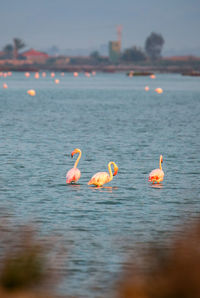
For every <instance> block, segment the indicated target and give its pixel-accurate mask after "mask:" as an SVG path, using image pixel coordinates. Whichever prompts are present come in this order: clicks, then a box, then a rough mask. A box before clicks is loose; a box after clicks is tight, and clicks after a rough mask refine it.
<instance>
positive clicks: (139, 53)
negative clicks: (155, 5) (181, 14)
mask: <svg viewBox="0 0 200 298" xmlns="http://www.w3.org/2000/svg"><path fill="white" fill-rule="evenodd" d="M164 42H165V41H164V38H163V37H162V35H161V34H158V33H155V32H152V33H151V34H150V35H149V36H148V37H147V39H146V41H145V45H144V50H143V49H142V48H140V47H138V46H133V47H130V48H128V49H125V50H124V51H123V52H122V54H121V56H120V59H119V62H124V63H131V62H142V61H147V60H151V61H155V60H158V59H159V58H161V52H162V49H163V45H164ZM90 57H91V59H93V61H94V62H96V63H97V64H99V63H102V62H104V59H103V57H102V56H101V55H100V54H99V52H98V51H94V52H92V53H91V54H90Z"/></svg>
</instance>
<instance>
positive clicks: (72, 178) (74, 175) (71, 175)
mask: <svg viewBox="0 0 200 298" xmlns="http://www.w3.org/2000/svg"><path fill="white" fill-rule="evenodd" d="M80 177H81V172H80V171H79V169H77V168H72V169H71V170H69V171H68V172H67V174H66V183H72V182H75V183H76V182H77V181H78V180H79V179H80Z"/></svg>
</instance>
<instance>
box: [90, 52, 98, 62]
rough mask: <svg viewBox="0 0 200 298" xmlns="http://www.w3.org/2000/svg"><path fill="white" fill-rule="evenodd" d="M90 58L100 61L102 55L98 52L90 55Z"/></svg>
mask: <svg viewBox="0 0 200 298" xmlns="http://www.w3.org/2000/svg"><path fill="white" fill-rule="evenodd" d="M90 57H91V58H93V59H95V60H99V59H100V55H99V52H98V51H94V52H92V53H91V54H90Z"/></svg>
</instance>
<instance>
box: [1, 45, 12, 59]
mask: <svg viewBox="0 0 200 298" xmlns="http://www.w3.org/2000/svg"><path fill="white" fill-rule="evenodd" d="M3 52H4V53H5V58H12V57H13V45H11V44H7V45H5V47H4V48H3Z"/></svg>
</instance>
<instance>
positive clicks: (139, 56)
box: [121, 46, 146, 62]
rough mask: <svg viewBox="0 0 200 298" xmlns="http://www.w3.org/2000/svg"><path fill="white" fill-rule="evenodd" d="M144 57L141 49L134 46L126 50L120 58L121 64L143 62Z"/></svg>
mask: <svg viewBox="0 0 200 298" xmlns="http://www.w3.org/2000/svg"><path fill="white" fill-rule="evenodd" d="M145 60H146V55H145V53H144V52H143V51H142V49H141V48H138V47H136V46H134V47H132V48H129V49H126V50H125V51H124V52H123V53H122V56H121V61H122V62H138V61H145Z"/></svg>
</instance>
